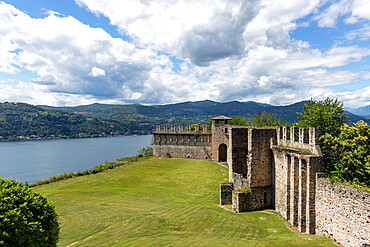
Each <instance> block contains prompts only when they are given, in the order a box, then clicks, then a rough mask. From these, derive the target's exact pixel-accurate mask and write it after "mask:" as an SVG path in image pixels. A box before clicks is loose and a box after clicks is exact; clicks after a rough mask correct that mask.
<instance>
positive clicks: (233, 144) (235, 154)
mask: <svg viewBox="0 0 370 247" xmlns="http://www.w3.org/2000/svg"><path fill="white" fill-rule="evenodd" d="M247 158H248V128H230V139H229V149H228V164H229V181H231V182H232V181H234V179H233V174H234V173H238V174H241V175H242V176H244V177H247V173H248V167H247Z"/></svg>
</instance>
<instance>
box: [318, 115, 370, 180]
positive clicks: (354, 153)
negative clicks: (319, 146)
mask: <svg viewBox="0 0 370 247" xmlns="http://www.w3.org/2000/svg"><path fill="white" fill-rule="evenodd" d="M321 140H322V143H323V145H325V147H330V150H331V152H332V155H331V156H330V157H331V160H330V161H331V167H332V168H333V169H331V170H328V171H326V172H327V174H328V176H329V177H331V178H334V179H336V180H339V181H343V182H351V183H354V184H359V185H363V186H368V187H370V152H369V150H370V129H369V126H368V125H367V123H365V122H364V121H359V122H357V123H356V124H353V126H348V125H347V124H344V125H343V126H341V127H340V133H339V135H338V137H333V136H332V135H330V134H329V133H326V134H325V135H323V136H322V138H321Z"/></svg>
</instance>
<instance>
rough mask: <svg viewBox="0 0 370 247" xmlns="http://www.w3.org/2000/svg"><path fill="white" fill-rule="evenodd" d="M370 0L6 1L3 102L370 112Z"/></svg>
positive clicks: (0, 63) (1, 4) (0, 55)
mask: <svg viewBox="0 0 370 247" xmlns="http://www.w3.org/2000/svg"><path fill="white" fill-rule="evenodd" d="M369 20H370V1H369V0H337V1H335V0H333V1H330V0H321V1H320V0H156V1H152V0H121V1H118V0H75V1H73V0H53V1H50V0H6V1H0V102H4V101H16V102H27V103H31V104H47V105H54V106H65V105H68V106H72V105H80V104H90V103H94V102H101V103H115V104H119V103H143V104H166V103H176V102H182V101H197V100H205V99H209V100H215V101H220V102H227V101H232V100H238V101H249V100H252V101H257V102H263V103H269V104H274V105H286V104H290V103H294V102H297V101H302V100H306V99H310V98H311V97H312V98H314V99H324V98H326V97H328V96H330V97H332V98H339V99H340V100H341V101H342V102H343V103H344V104H345V106H346V107H360V106H365V105H369V104H370V21H369Z"/></svg>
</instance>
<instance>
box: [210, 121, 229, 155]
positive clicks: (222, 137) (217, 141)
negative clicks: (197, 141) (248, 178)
mask: <svg viewBox="0 0 370 247" xmlns="http://www.w3.org/2000/svg"><path fill="white" fill-rule="evenodd" d="M221 145H226V150H229V147H228V146H229V125H227V124H212V160H213V161H214V162H220V161H221V160H220V153H219V151H220V146H221ZM226 155H227V153H226ZM227 158H228V157H227ZM226 161H229V160H226Z"/></svg>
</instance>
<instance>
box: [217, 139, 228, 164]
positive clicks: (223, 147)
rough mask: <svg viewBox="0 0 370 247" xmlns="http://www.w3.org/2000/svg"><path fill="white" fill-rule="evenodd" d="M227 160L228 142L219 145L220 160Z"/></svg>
mask: <svg viewBox="0 0 370 247" xmlns="http://www.w3.org/2000/svg"><path fill="white" fill-rule="evenodd" d="M226 161H227V146H226V144H223V143H222V144H220V146H219V147H218V162H226Z"/></svg>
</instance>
